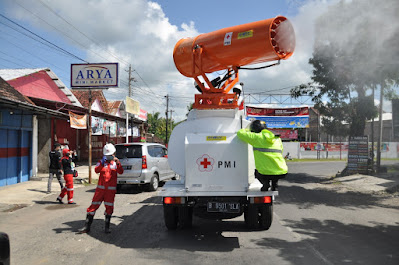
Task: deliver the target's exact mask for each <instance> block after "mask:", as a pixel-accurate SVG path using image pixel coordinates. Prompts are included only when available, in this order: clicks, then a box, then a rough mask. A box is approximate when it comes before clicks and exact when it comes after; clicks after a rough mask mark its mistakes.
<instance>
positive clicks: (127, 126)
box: [126, 64, 136, 143]
mask: <svg viewBox="0 0 399 265" xmlns="http://www.w3.org/2000/svg"><path fill="white" fill-rule="evenodd" d="M132 81H134V82H136V79H134V77H132V65H131V64H130V65H129V80H128V84H129V94H128V95H129V98H131V97H132V94H133V93H132ZM128 131H129V113H128V112H127V111H126V143H129V136H128Z"/></svg>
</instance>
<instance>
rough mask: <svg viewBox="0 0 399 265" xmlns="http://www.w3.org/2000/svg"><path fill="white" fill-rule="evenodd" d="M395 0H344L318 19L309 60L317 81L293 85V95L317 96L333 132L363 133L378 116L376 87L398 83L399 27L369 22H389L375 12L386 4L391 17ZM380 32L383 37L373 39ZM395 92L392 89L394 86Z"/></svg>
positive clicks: (385, 6) (316, 106)
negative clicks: (395, 62)
mask: <svg viewBox="0 0 399 265" xmlns="http://www.w3.org/2000/svg"><path fill="white" fill-rule="evenodd" d="M395 1H396V0H395ZM395 1H393V0H388V1H386V2H384V3H383V4H381V2H379V1H376V0H371V1H369V2H368V3H365V2H366V1H361V0H353V1H351V2H344V1H342V2H340V3H338V4H337V5H335V6H332V7H330V9H329V10H328V11H327V12H326V13H325V14H323V15H322V16H320V18H319V19H318V20H317V22H316V38H315V46H314V51H313V56H312V58H310V60H309V63H310V64H311V65H312V66H313V75H312V81H313V82H311V83H309V84H306V85H301V86H298V87H296V88H294V89H292V90H291V95H292V96H293V97H299V96H301V95H309V96H311V97H312V101H313V102H314V103H315V108H317V109H318V110H319V111H320V114H321V115H322V116H323V120H322V122H323V125H324V127H325V130H326V131H327V132H328V133H329V134H331V135H337V136H344V135H351V136H358V135H363V133H364V129H365V124H366V121H367V120H369V119H372V118H375V117H376V116H377V109H376V107H375V106H374V99H373V98H372V97H371V95H370V94H371V93H370V91H371V89H372V88H381V87H383V88H387V89H389V88H392V85H394V84H395V83H396V84H397V83H398V80H399V71H397V70H395V69H397V68H398V67H397V66H398V65H396V67H393V66H392V61H393V60H392V59H393V58H392V57H394V58H399V48H398V47H392V43H397V42H395V41H397V39H398V38H399V37H398V35H397V34H394V33H399V29H396V28H394V29H392V30H390V31H389V32H386V34H381V32H380V33H378V32H375V31H376V29H375V28H373V27H370V26H368V25H378V26H382V28H384V26H389V25H388V23H386V22H385V21H384V19H386V17H382V18H381V17H379V16H378V15H375V13H377V14H378V10H379V9H383V11H384V12H388V13H386V14H385V15H388V16H389V15H390V13H389V12H390V9H389V7H390V5H396V6H397V7H399V5H397V4H395ZM355 11H356V12H355ZM391 15H392V16H394V14H393V13H392V14H391ZM378 34H379V36H380V37H381V39H380V40H375V39H373V38H371V36H377V35H378ZM389 43H391V45H390V46H391V47H390V49H387V48H388V46H389ZM389 91H390V93H391V94H392V92H393V91H392V89H391V90H389ZM391 96H392V95H391ZM345 124H349V129H346V128H347V127H348V126H345Z"/></svg>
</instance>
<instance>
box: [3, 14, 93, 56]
mask: <svg viewBox="0 0 399 265" xmlns="http://www.w3.org/2000/svg"><path fill="white" fill-rule="evenodd" d="M0 16H1V17H3V18H4V19H6V20H7V21H9V22H11V23H13V24H14V25H16V26H18V27H20V28H22V29H24V30H25V31H27V32H29V33H30V34H32V35H34V36H36V37H38V38H39V39H41V40H43V41H45V42H46V43H49V44H50V45H52V46H54V47H56V48H57V49H59V50H60V51H63V52H65V53H67V54H69V55H70V56H72V57H73V58H76V59H78V60H80V61H82V62H85V63H89V62H87V61H86V60H84V59H82V58H80V57H79V56H77V55H74V54H73V53H71V52H69V51H67V50H65V49H63V48H61V47H60V46H58V45H57V44H54V43H52V42H51V41H48V40H46V39H45V38H43V37H41V36H39V35H37V34H36V33H34V32H33V31H31V30H29V29H27V28H25V27H24V26H22V25H20V24H18V23H17V22H15V21H13V20H11V19H9V18H8V17H6V16H4V15H3V14H0Z"/></svg>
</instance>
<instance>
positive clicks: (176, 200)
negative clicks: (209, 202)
mask: <svg viewBox="0 0 399 265" xmlns="http://www.w3.org/2000/svg"><path fill="white" fill-rule="evenodd" d="M163 202H164V203H165V204H184V203H185V199H184V197H165V198H163Z"/></svg>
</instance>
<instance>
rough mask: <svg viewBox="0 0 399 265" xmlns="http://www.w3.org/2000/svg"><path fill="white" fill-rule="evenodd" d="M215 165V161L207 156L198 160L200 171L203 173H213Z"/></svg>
mask: <svg viewBox="0 0 399 265" xmlns="http://www.w3.org/2000/svg"><path fill="white" fill-rule="evenodd" d="M214 163H215V159H213V158H212V157H210V156H209V155H206V154H205V155H202V156H201V157H200V158H198V159H197V164H198V170H199V171H201V172H204V171H207V172H211V171H212V170H213V164H214Z"/></svg>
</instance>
